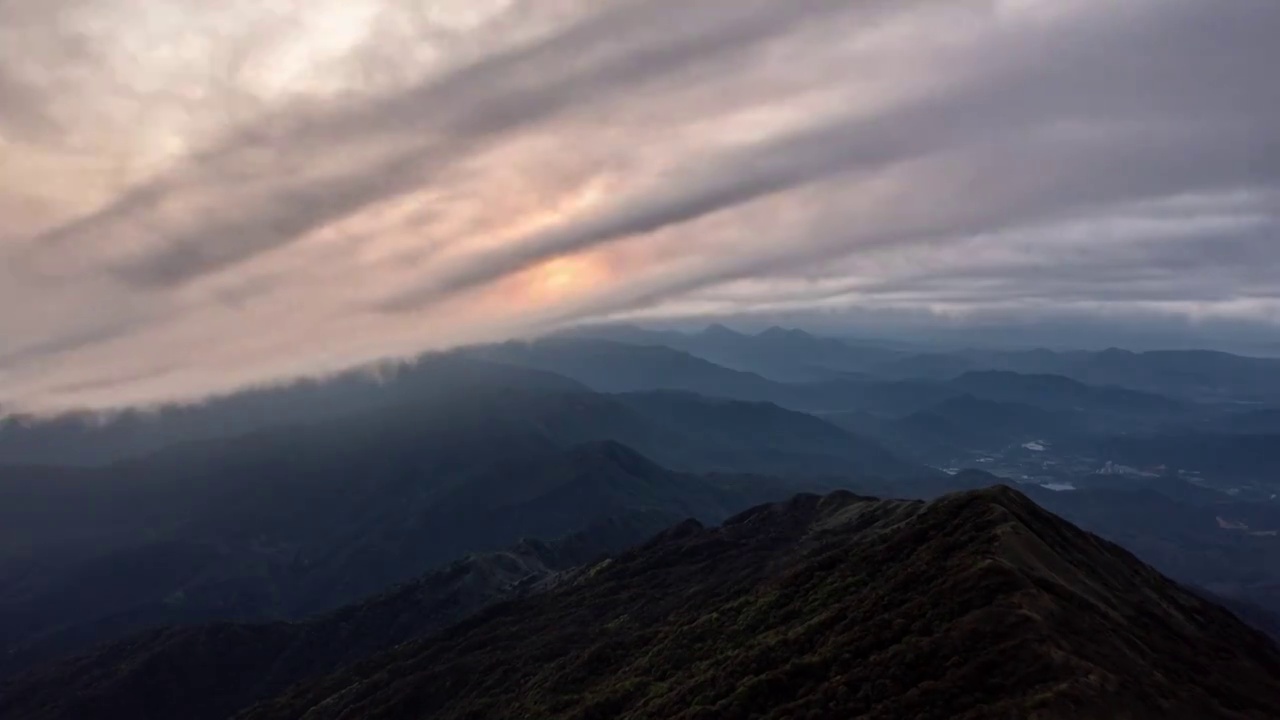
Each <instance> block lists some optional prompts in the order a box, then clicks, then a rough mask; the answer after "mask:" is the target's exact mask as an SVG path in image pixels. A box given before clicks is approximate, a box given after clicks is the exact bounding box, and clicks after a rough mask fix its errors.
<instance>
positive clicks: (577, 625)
mask: <svg viewBox="0 0 1280 720" xmlns="http://www.w3.org/2000/svg"><path fill="white" fill-rule="evenodd" d="M1277 714H1280V650H1277V648H1276V646H1275V645H1274V644H1273V643H1272V642H1271V641H1270V640H1268V639H1267V638H1266V637H1265V636H1264V635H1262V634H1261V633H1259V632H1257V631H1255V630H1253V629H1251V628H1249V627H1247V626H1245V625H1244V624H1243V623H1241V622H1240V621H1239V620H1237V619H1236V618H1235V617H1234V616H1233V615H1231V614H1230V613H1229V612H1227V611H1226V610H1223V609H1222V608H1220V607H1218V606H1215V605H1212V604H1211V603H1209V602H1207V601H1205V600H1203V599H1201V598H1200V597H1199V596H1197V595H1195V594H1193V593H1191V592H1189V591H1188V590H1186V589H1184V588H1182V587H1181V586H1178V585H1176V584H1174V583H1173V582H1171V581H1169V580H1167V579H1166V578H1164V577H1163V576H1161V575H1159V574H1158V573H1156V572H1155V571H1154V570H1151V569H1150V568H1149V567H1147V566H1145V565H1143V564H1141V563H1140V562H1139V561H1137V560H1136V559H1135V558H1134V557H1133V556H1131V555H1129V554H1128V553H1127V552H1125V551H1123V550H1121V549H1120V548H1118V547H1116V546H1114V545H1111V544H1110V543H1107V542H1105V541H1102V540H1100V539H1098V538H1096V537H1095V536H1092V535H1089V534H1087V533H1085V532H1083V531H1080V530H1078V529H1076V528H1075V527H1074V526H1071V525H1069V524H1068V523H1066V522H1064V521H1062V520H1059V519H1057V518H1056V517H1054V516H1052V515H1050V514H1049V513H1047V512H1045V511H1043V510H1041V509H1040V508H1038V507H1037V506H1036V505H1034V504H1033V503H1032V502H1030V501H1029V500H1028V499H1027V498H1025V497H1024V496H1022V495H1020V494H1019V493H1017V492H1015V491H1012V490H1010V489H1008V488H1003V487H1000V488H995V489H990V490H982V491H975V492H967V493H962V494H958V495H952V496H947V497H944V498H942V499H940V500H938V501H935V502H932V503H928V504H926V503H922V502H912V501H876V500H869V499H864V498H859V497H856V496H853V495H850V494H848V493H843V494H841V493H838V494H835V495H831V496H828V497H825V498H819V497H816V496H799V497H797V498H795V499H793V500H792V501H790V502H788V503H783V504H778V505H769V506H762V507H758V508H755V509H753V510H750V511H748V512H746V513H743V514H741V515H739V516H737V517H735V518H733V519H731V520H729V521H728V522H726V523H725V524H724V526H723V527H722V528H720V529H714V530H711V529H707V528H704V527H702V526H701V525H699V524H698V523H696V522H686V523H682V524H680V525H678V526H676V527H674V528H672V529H671V530H669V531H667V532H666V533H664V534H663V535H661V536H659V537H658V538H656V539H655V540H653V541H651V542H649V543H648V544H646V545H644V546H642V547H640V548H638V549H636V550H634V551H631V552H628V553H625V554H623V555H622V556H619V557H618V558H616V559H615V560H612V561H607V562H604V563H601V564H598V565H596V566H594V567H591V568H589V569H586V570H584V571H582V572H581V573H580V574H579V575H578V576H577V577H576V578H573V579H571V580H569V581H566V582H564V583H563V584H562V585H560V586H559V587H557V588H555V589H553V590H552V591H550V592H548V593H545V594H539V595H533V596H530V597H527V598H524V599H521V600H517V601H514V602H510V603H504V604H501V605H498V606H494V607H492V608H490V609H489V610H486V611H483V612H481V613H480V614H479V615H477V616H476V617H474V618H472V619H470V620H467V621H464V622H462V623H460V624H458V625H455V626H453V627H451V628H449V629H448V630H445V631H444V632H442V633H440V634H438V635H435V636H433V637H431V638H428V639H425V640H421V641H416V642H414V643H410V644H407V645H404V646H401V647H399V648H396V649H394V650H392V651H389V652H387V653H385V654H382V655H379V656H376V657H374V658H371V659H369V660H367V661H364V662H361V663H358V664H356V665H354V666H352V667H350V668H348V669H347V670H345V671H342V672H339V673H336V674H334V675H332V676H330V677H328V678H325V679H324V680H321V681H316V682H312V683H307V684H304V685H302V686H299V687H297V688H294V689H293V690H291V691H289V692H287V693H285V694H284V695H282V696H281V697H279V698H277V699H275V700H273V701H270V702H267V703H264V704H262V705H260V706H258V707H256V708H254V709H252V710H250V711H247V712H246V713H244V714H243V715H242V717H243V718H246V719H247V720H274V719H276V718H280V719H283V718H298V717H302V716H303V715H305V716H306V717H308V718H314V719H315V720H323V719H324V718H338V717H362V718H371V719H373V720H377V719H379V718H410V717H435V718H462V717H490V718H515V717H563V718H604V717H616V718H650V717H651V718H713V717H714V718H739V717H741V718H746V717H757V718H784V717H785V718H793V717H813V718H819V717H867V718H898V717H919V718H987V717H1007V716H1017V717H1029V716H1035V717H1040V718H1079V717H1101V716H1107V717H1130V718H1165V717H1197V718H1206V719H1212V718H1271V717H1276V716H1277Z"/></svg>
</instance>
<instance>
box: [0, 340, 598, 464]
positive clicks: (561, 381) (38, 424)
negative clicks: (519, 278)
mask: <svg viewBox="0 0 1280 720" xmlns="http://www.w3.org/2000/svg"><path fill="white" fill-rule="evenodd" d="M495 388H508V389H518V390H521V391H523V392H526V393H572V392H585V391H586V388H585V387H583V386H582V385H581V384H579V383H577V382H574V381H572V380H569V379H568V378H565V377H560V376H558V375H554V374H552V373H548V372H543V371H540V370H535V369H530V368H525V367H516V366H512V365H502V364H499V363H487V362H482V361H479V360H477V359H475V358H470V357H464V356H462V355H460V354H457V353H446V354H429V355H424V356H422V357H420V358H418V359H416V360H413V361H410V362H401V363H386V364H383V365H381V366H379V367H377V368H366V369H361V370H356V371H351V372H347V373H342V374H340V375H336V376H333V377H327V378H321V379H314V380H298V381H296V382H293V383H290V384H286V385H281V386H274V387H266V388H260V389H250V390H245V391H242V392H238V393H234V394H231V395H227V396H224V397H218V398H212V399H210V400H207V401H205V402H203V403H199V404H192V405H168V406H163V407H159V408H153V409H144V410H125V411H119V412H115V413H108V414H93V413H81V414H76V413H72V414H67V415H62V416H59V417H55V418H28V417H16V416H11V417H5V416H4V414H3V413H0V465H23V464H54V465H100V464H107V463H111V462H115V461H119V460H123V459H126V458H131V457H140V456H144V455H148V454H150V453H154V452H156V451H159V450H161V449H163V448H166V447H169V446H172V445H175V444H179V443H190V442H195V441H207V440H214V439H219V438H231V437H236V436H241V435H244V434H246V433H250V432H255V431H259V430H264V429H268V428H272V427H279V426H285V425H298V424H309V423H314V422H317V421H321V422H324V421H331V420H334V419H336V418H341V417H344V416H349V415H353V414H361V413H368V412H373V411H377V410H381V409H386V408H391V407H395V406H404V405H407V404H414V405H416V406H417V407H419V408H423V409H425V408H436V409H442V408H449V407H450V406H452V405H454V404H456V403H458V402H463V401H465V398H466V397H467V396H468V395H470V394H473V393H475V392H477V391H493V390H494V389H495Z"/></svg>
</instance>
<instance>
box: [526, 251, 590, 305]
mask: <svg viewBox="0 0 1280 720" xmlns="http://www.w3.org/2000/svg"><path fill="white" fill-rule="evenodd" d="M608 276H609V271H608V267H607V266H606V265H605V263H604V262H603V261H602V260H600V259H599V258H595V257H590V256H584V255H572V256H565V257H559V258H555V259H553V260H548V261H547V262H545V263H542V264H541V265H538V266H536V267H534V268H533V269H531V270H530V271H529V279H528V284H527V285H526V288H525V293H524V294H525V295H526V296H527V298H528V299H529V300H532V301H534V302H535V303H544V302H556V301H560V300H564V299H567V298H569V297H572V296H575V295H581V294H584V293H586V292H589V291H591V290H594V289H596V288H598V287H599V286H600V285H601V284H602V283H604V282H605V281H606V280H608Z"/></svg>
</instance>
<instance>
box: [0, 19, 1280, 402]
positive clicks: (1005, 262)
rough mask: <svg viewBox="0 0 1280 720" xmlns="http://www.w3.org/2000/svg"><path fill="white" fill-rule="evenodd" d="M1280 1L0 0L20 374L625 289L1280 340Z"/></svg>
mask: <svg viewBox="0 0 1280 720" xmlns="http://www.w3.org/2000/svg"><path fill="white" fill-rule="evenodd" d="M1277 32H1280V3H1277V2H1275V0H1213V1H1212V2H1208V1H1206V0H1125V2H1123V3H1117V2H1114V0H1072V2H1061V1H1058V0H906V1H901V0H788V2H777V1H776V0H733V1H732V2H730V1H729V0H438V1H435V2H429V1H426V0H305V1H304V0H217V1H215V0H173V2H165V3H157V2H151V1H150V0H59V2H45V1H43V0H0V407H2V408H5V409H6V410H10V411H13V410H17V411H22V412H54V411H59V410H66V409H72V408H81V407H87V408H103V407H113V406H120V405H130V404H148V403H156V402H163V401H170V400H191V399H198V398H201V397H205V396H208V395H210V394H217V393H225V392H229V391H232V390H234V389H236V388H239V387H243V386H247V385H257V384H263V383H270V382H275V381H279V380H284V379H288V378H292V377H297V376H300V375H311V374H323V373H328V372H333V371H337V370H341V369H345V368H348V367H351V366H354V365H358V364H361V363H365V362H369V361H373V360H377V359H380V358H387V357H405V356H410V355H413V354H415V353H419V352H422V351H425V350H431V349H443V348H448V347H453V346H457V345H460V344H469V343H477V342H486V341H493V340H501V339H506V338H511V337H525V336H531V335H536V334H539V333H543V332H548V331H551V330H555V329H558V328H561V327H564V326H566V325H572V324H575V323H582V322H600V321H614V320H628V321H650V322H658V321H671V320H678V321H682V322H699V321H701V320H702V319H704V318H717V319H722V318H726V317H728V318H734V317H740V318H748V319H750V318H764V317H786V318H788V319H789V320H791V321H794V322H795V323H797V324H805V323H806V321H812V324H816V325H821V326H823V327H827V328H835V329H837V330H838V329H839V328H840V327H841V323H842V318H849V319H850V322H852V321H853V319H856V318H864V319H865V318H880V324H881V326H884V325H885V324H886V323H888V324H892V323H893V322H896V321H895V320H894V318H910V319H911V322H912V323H914V325H912V327H915V328H917V329H918V330H920V332H923V333H925V334H927V333H928V331H929V328H930V327H933V326H935V325H936V326H937V327H939V328H945V329H947V330H948V331H949V332H954V331H955V330H957V329H961V330H963V328H965V327H967V326H969V325H972V326H973V327H984V326H989V325H990V324H991V323H992V322H995V321H999V322H1003V323H1007V324H1010V325H1011V326H1018V327H1037V326H1042V327H1053V328H1059V327H1067V326H1069V325H1070V321H1072V319H1075V320H1079V321H1080V322H1081V323H1084V324H1086V325H1089V326H1091V327H1092V326H1099V325H1101V326H1107V327H1112V328H1116V331H1115V332H1114V333H1113V334H1116V335H1119V336H1120V337H1121V338H1122V339H1123V336H1124V335H1125V333H1126V332H1128V330H1126V328H1128V329H1135V328H1137V329H1141V328H1143V327H1147V326H1151V327H1160V328H1172V330H1171V332H1172V333H1173V334H1172V335H1170V337H1174V338H1175V339H1176V335H1177V332H1178V329H1179V328H1182V329H1187V330H1188V331H1189V332H1190V331H1192V330H1194V335H1188V337H1192V336H1194V337H1196V338H1203V339H1204V341H1205V342H1213V341H1214V338H1215V337H1224V338H1225V337H1227V335H1228V334H1229V335H1230V336H1231V337H1233V338H1237V339H1239V338H1241V337H1244V338H1250V337H1252V338H1255V339H1257V340H1258V342H1259V345H1265V344H1267V343H1270V344H1271V345H1272V346H1274V347H1280V232H1278V230H1280V83H1278V82H1276V81H1275V79H1274V72H1275V68H1276V67H1280V43H1276V42H1275V37H1276V35H1277ZM1063 323H1066V325H1064V324H1063ZM1219 329H1221V332H1218V330H1219ZM1054 332H1057V331H1056V330H1055V331H1054ZM1064 332H1065V331H1064ZM1215 333H1216V334H1215Z"/></svg>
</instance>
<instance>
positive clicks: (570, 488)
mask: <svg viewBox="0 0 1280 720" xmlns="http://www.w3.org/2000/svg"><path fill="white" fill-rule="evenodd" d="M591 399H592V396H585V397H584V398H583V401H584V402H586V401H590V400H591ZM478 404H480V403H479V400H477V401H476V403H473V405H472V406H470V407H466V408H459V409H458V410H457V411H456V412H454V413H453V414H452V415H451V416H449V418H448V419H447V422H446V421H445V420H444V419H439V422H441V423H445V424H446V425H447V426H448V427H442V426H438V425H436V424H433V422H431V421H429V419H424V418H421V417H420V416H418V415H416V414H414V413H413V412H410V411H406V412H405V413H403V414H394V413H393V414H391V415H389V416H388V415H386V414H383V413H379V414H377V415H375V416H365V417H356V418H352V419H350V420H348V421H345V422H344V423H341V424H339V425H336V426H335V425H316V426H308V427H306V428H301V429H298V430H295V431H287V432H286V431H277V432H272V433H266V434H261V435H256V436H252V437H249V438H246V439H245V440H244V441H242V442H237V443H231V444H226V443H222V444H219V445H218V446H215V447H204V446H199V447H195V448H190V449H182V450H181V451H177V450H175V451H173V452H171V453H168V454H164V455H161V456H157V457H155V458H152V459H150V460H148V461H147V462H145V463H139V464H131V465H126V466H121V467H119V468H111V469H105V470H100V471H92V473H93V474H91V475H90V476H89V477H78V476H77V477H75V478H70V479H66V480H65V482H63V483H62V484H60V485H59V486H58V487H57V488H56V492H55V493H54V495H53V496H52V497H46V496H42V495H39V494H35V495H33V494H32V493H33V492H34V490H35V489H39V488H40V483H39V482H38V481H33V482H27V483H16V484H15V485H12V487H16V488H18V489H19V490H21V492H17V491H14V492H9V493H7V494H6V493H3V492H0V496H6V497H8V498H9V499H10V500H15V503H13V504H11V505H7V506H5V507H4V508H0V519H3V518H5V517H9V516H13V517H17V518H21V517H22V516H23V515H24V514H26V513H27V512H29V511H32V512H33V511H35V510H38V511H39V513H38V516H39V517H40V518H43V522H44V523H45V524H46V525H47V526H48V528H50V529H53V530H56V529H58V528H67V529H68V530H64V531H63V533H62V534H58V533H51V532H45V531H44V530H41V532H35V530H33V529H31V528H26V529H25V530H24V529H22V528H19V530H18V531H17V532H18V539H19V540H22V539H23V538H25V540H24V542H25V550H23V549H21V546H20V545H18V544H17V543H15V545H14V546H13V547H15V548H19V549H17V550H14V551H13V552H12V554H11V555H9V556H5V555H0V676H3V675H5V674H9V673H12V672H15V671H19V670H21V669H23V668H26V667H29V666H30V665H31V664H32V663H35V662H38V661H40V660H42V659H46V658H50V657H56V656H58V655H61V654H65V653H67V652H70V651H75V650H78V649H81V648H84V647H87V646H89V645H91V644H93V643H96V642H101V641H105V640H110V639H114V638H119V637H122V636H124V635H125V634H127V633H129V632H131V631H134V630H137V629H141V628H146V627H154V626H157V625H161V624H173V623H192V622H206V621H210V620H243V621H248V620H269V619H290V618H299V617H304V616H306V615H309V614H312V613H316V612H322V611H325V610H329V609H332V608H335V607H338V606H339V605H341V604H343V603H348V602H353V601H355V600H357V599H359V598H362V597H365V596H367V595H369V594H371V593H375V592H378V591H381V590H382V589H384V588H386V587H388V586H390V585H392V584H395V583H398V582H403V581H406V580H408V579H410V578H412V577H415V576H417V575H419V574H420V573H422V572H425V571H427V570H429V569H431V568H433V567H437V566H439V565H441V564H443V563H446V562H449V561H451V560H453V559H455V558H457V557H459V556H461V555H464V554H466V553H470V552H479V551H488V550H496V549H499V548H502V547H505V546H507V545H510V544H511V543H514V542H516V541H517V540H519V539H520V538H521V537H558V536H560V535H563V534H565V533H568V532H572V531H574V530H576V529H578V528H581V527H583V526H584V525H587V524H590V523H592V522H595V521H598V520H603V519H605V518H609V517H618V516H623V515H627V514H630V513H633V512H637V511H656V512H661V513H665V514H666V515H667V516H668V517H670V516H675V517H697V518H701V519H704V520H707V521H712V522H717V521H719V520H721V519H723V518H725V517H727V516H728V515H730V514H732V513H733V512H736V511H738V510H741V509H742V508H744V507H748V506H750V505H752V504H755V503H759V502H765V501H768V500H773V499H778V498H781V497H786V496H788V495H791V494H793V493H795V492H797V491H800V490H826V489H834V488H835V487H838V486H839V485H838V484H836V482H835V481H828V480H812V481H808V480H804V481H792V480H781V479H776V478H772V477H768V476H755V475H729V474H722V475H694V474H685V473H679V472H673V471H670V470H667V469H665V468H663V467H660V466H658V465H656V464H654V463H652V462H650V461H649V460H647V459H645V458H644V457H642V456H640V455H639V454H637V453H636V452H634V451H632V450H630V449H629V448H626V447H624V446H622V445H619V444H618V443H616V442H612V441H595V442H588V443H585V444H580V445H575V446H571V447H567V448H566V447H564V446H563V445H562V444H561V442H560V441H557V440H556V439H555V438H554V437H552V436H549V434H548V432H547V431H548V429H549V428H548V424H556V423H559V424H560V426H559V428H558V431H559V432H563V433H568V432H569V430H568V429H567V427H566V426H565V425H566V424H568V423H573V424H582V423H589V422H590V419H591V417H592V416H591V415H590V414H589V413H588V414H587V415H585V417H583V416H579V415H578V414H576V413H573V412H571V413H570V414H569V415H568V416H564V417H560V418H559V420H554V419H549V418H548V415H547V414H546V413H543V412H542V411H539V412H535V413H533V414H532V415H530V416H527V417H526V416H522V415H519V414H515V413H509V414H503V413H495V412H490V411H487V410H484V409H483V408H480V407H477V405H478ZM498 407H510V408H512V409H517V408H518V407H520V406H519V405H518V404H517V405H514V406H511V405H506V404H500V405H499V406H498ZM624 409H625V408H624ZM553 420H554V422H553ZM540 423H541V424H540ZM86 472H89V471H86ZM0 480H3V478H0ZM104 483H105V485H104ZM4 487H11V485H10V483H8V482H0V488H4ZM102 487H111V488H112V491H113V492H114V493H117V494H118V496H119V497H120V498H121V501H120V503H118V506H114V505H113V506H112V507H111V508H110V512H107V511H106V510H104V511H103V512H102V513H101V514H95V510H94V508H95V503H96V502H97V500H98V498H99V495H100V494H101V493H99V492H98V490H99V489H100V488H102ZM78 488H79V489H80V490H81V492H77V489H78ZM18 499H21V500H22V502H21V503H17V502H16V500H18ZM72 500H74V502H72ZM46 501H48V502H46ZM59 503H61V508H60V509H61V512H60V511H59V507H58V505H59ZM83 515H88V516H90V517H95V518H98V519H99V520H100V521H101V522H100V523H99V524H98V525H94V526H92V527H88V528H84V529H81V528H80V527H79V526H77V524H76V522H75V518H77V517H80V516H83ZM3 524H4V523H0V525H3ZM37 529H39V528H37Z"/></svg>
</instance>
